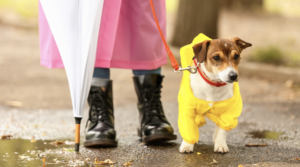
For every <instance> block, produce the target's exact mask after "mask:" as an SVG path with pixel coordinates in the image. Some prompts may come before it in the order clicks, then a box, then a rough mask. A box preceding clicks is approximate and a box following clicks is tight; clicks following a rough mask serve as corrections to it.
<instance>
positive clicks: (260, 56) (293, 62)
mask: <svg viewBox="0 0 300 167" xmlns="http://www.w3.org/2000/svg"><path fill="white" fill-rule="evenodd" d="M249 60H250V61H255V62H260V63H268V64H274V65H282V66H288V67H300V54H299V52H298V53H291V51H283V50H281V49H279V47H278V46H269V47H265V48H258V49H256V50H255V51H254V52H253V55H252V56H251V57H250V58H249Z"/></svg>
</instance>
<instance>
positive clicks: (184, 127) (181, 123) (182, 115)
mask: <svg viewBox="0 0 300 167" xmlns="http://www.w3.org/2000/svg"><path fill="white" fill-rule="evenodd" d="M195 112H196V111H195V108H192V107H188V106H184V105H179V115H178V127H179V132H180V134H181V136H182V138H183V140H184V141H185V142H187V143H190V144H195V143H197V142H198V140H199V130H198V125H197V123H196V121H195V118H196V114H195Z"/></svg>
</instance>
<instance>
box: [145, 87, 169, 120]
mask: <svg viewBox="0 0 300 167" xmlns="http://www.w3.org/2000/svg"><path fill="white" fill-rule="evenodd" d="M161 88H162V86H158V87H154V88H153V87H152V88H146V89H143V90H142V91H141V94H142V97H143V103H144V104H143V105H144V106H145V109H146V112H147V113H146V114H147V115H148V117H149V119H148V121H147V122H150V120H151V119H152V118H153V117H154V116H157V117H159V118H161V117H164V114H163V109H162V103H161V100H160V98H161V95H160V94H161ZM154 111H156V112H154ZM161 120H162V121H164V120H163V119H161ZM164 122H165V121H164Z"/></svg>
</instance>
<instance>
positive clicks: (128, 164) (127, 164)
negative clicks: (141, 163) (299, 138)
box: [123, 162, 132, 166]
mask: <svg viewBox="0 0 300 167" xmlns="http://www.w3.org/2000/svg"><path fill="white" fill-rule="evenodd" d="M123 165H124V166H130V165H132V163H130V162H126V163H125V164H123Z"/></svg>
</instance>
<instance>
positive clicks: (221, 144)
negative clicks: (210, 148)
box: [214, 126, 229, 153]
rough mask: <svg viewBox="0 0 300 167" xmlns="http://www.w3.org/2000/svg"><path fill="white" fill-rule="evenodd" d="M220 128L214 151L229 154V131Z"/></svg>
mask: <svg viewBox="0 0 300 167" xmlns="http://www.w3.org/2000/svg"><path fill="white" fill-rule="evenodd" d="M217 127H218V130H217V129H216V130H217V131H218V132H217V136H216V138H215V140H214V141H215V146H214V147H215V148H214V151H215V152H220V153H227V152H229V149H228V146H227V143H226V136H227V131H226V130H224V129H222V128H220V127H219V126H217Z"/></svg>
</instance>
